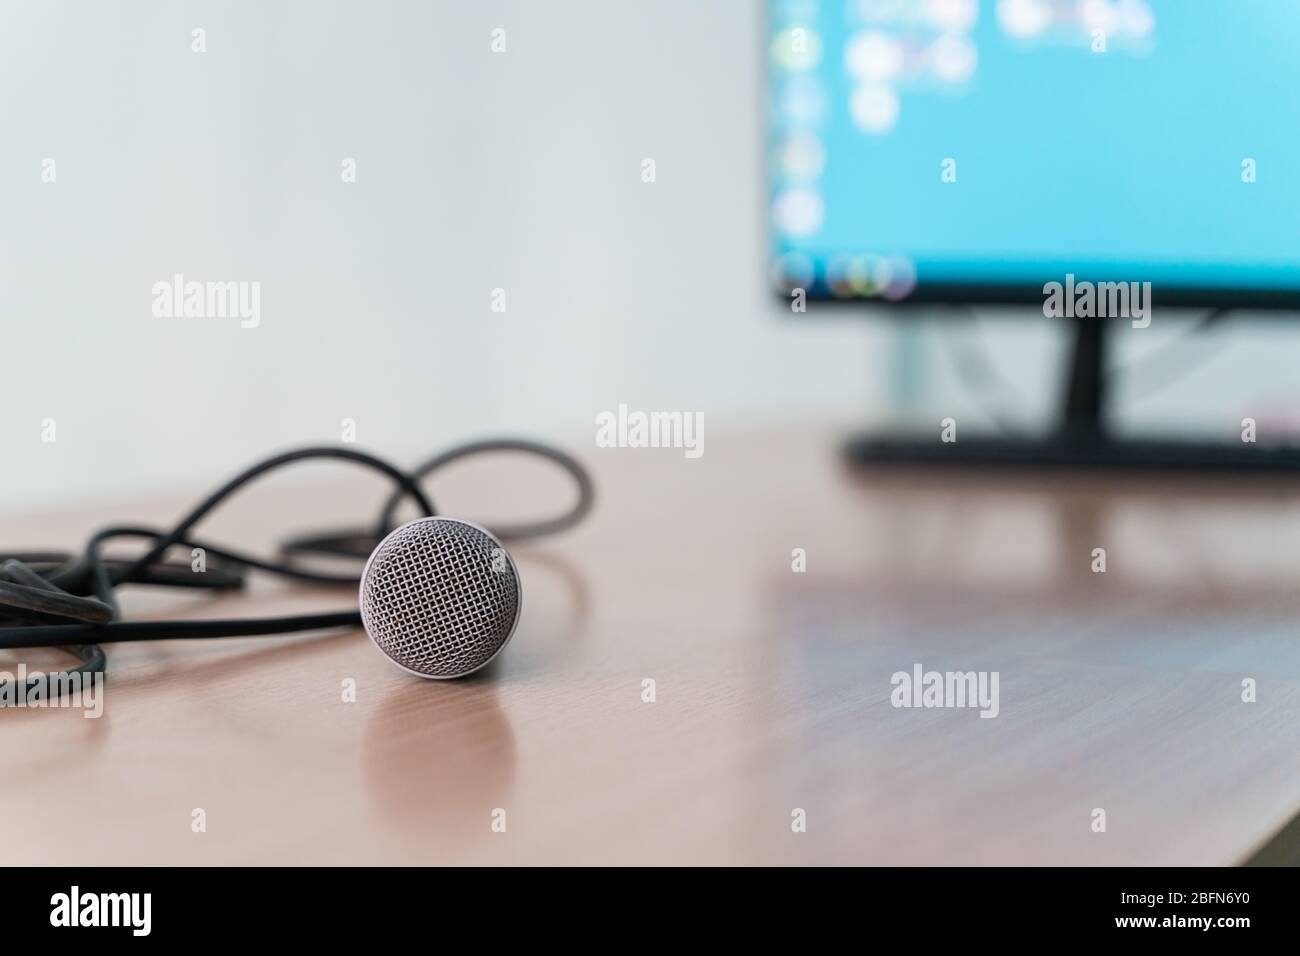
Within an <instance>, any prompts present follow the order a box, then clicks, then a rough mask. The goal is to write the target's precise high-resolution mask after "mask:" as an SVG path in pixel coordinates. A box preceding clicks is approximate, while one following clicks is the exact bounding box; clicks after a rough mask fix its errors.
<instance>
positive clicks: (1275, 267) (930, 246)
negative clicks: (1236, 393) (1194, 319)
mask: <svg viewBox="0 0 1300 956" xmlns="http://www.w3.org/2000/svg"><path fill="white" fill-rule="evenodd" d="M765 42H766V57H767V63H768V67H767V74H768V91H767V103H768V124H769V129H768V143H769V150H770V155H769V170H770V177H771V178H770V192H769V196H768V202H769V212H768V217H769V226H770V234H771V237H772V243H773V250H772V252H773V260H774V261H773V265H774V271H775V274H776V277H777V283H778V285H780V286H781V287H782V288H784V289H786V290H789V289H793V288H796V287H797V288H803V289H805V290H807V291H808V292H809V293H810V294H817V295H821V296H826V297H837V298H851V299H859V298H864V297H866V298H871V297H882V298H886V299H906V298H909V297H914V298H924V297H926V296H925V293H926V292H927V291H929V292H934V290H936V289H937V290H954V289H960V290H963V295H962V296H961V297H964V298H972V299H981V298H985V299H994V300H996V299H1000V298H1004V297H1006V298H1012V299H1026V298H1030V297H1031V296H1032V295H1035V294H1041V292H1042V288H1043V286H1044V284H1045V283H1048V282H1052V281H1058V282H1059V281H1061V280H1062V279H1063V277H1065V276H1066V275H1067V274H1070V275H1073V276H1075V277H1077V278H1078V279H1080V280H1084V279H1092V280H1102V281H1125V282H1150V283H1152V288H1153V290H1154V298H1155V299H1156V301H1161V300H1162V293H1164V295H1163V298H1164V299H1165V300H1168V301H1171V302H1179V301H1181V302H1188V303H1190V302H1196V301H1202V300H1203V301H1205V302H1211V303H1212V302H1213V301H1214V300H1215V299H1216V297H1217V296H1218V295H1219V294H1221V293H1222V294H1227V295H1230V296H1237V297H1239V300H1240V301H1242V302H1249V301H1251V300H1252V299H1258V300H1260V304H1269V303H1267V302H1264V301H1263V300H1265V299H1267V298H1268V297H1269V296H1273V297H1274V298H1276V299H1279V300H1281V301H1283V302H1296V301H1300V2H1298V0H982V2H981V0H771V2H770V3H769V17H768V23H767V31H766V37H765ZM981 290H983V291H985V292H989V293H990V294H989V295H987V296H986V295H982V294H981ZM994 290H1000V291H996V292H995V291H994ZM1005 292H1019V293H1020V294H1017V295H1011V296H1003V295H1002V294H1001V293H1005ZM944 297H947V296H946V295H945V296H944ZM1273 304H1277V303H1273Z"/></svg>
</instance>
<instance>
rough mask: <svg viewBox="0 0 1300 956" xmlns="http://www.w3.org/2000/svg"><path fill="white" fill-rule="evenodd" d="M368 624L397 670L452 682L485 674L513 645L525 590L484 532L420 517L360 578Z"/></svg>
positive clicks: (390, 540) (392, 537)
mask: <svg viewBox="0 0 1300 956" xmlns="http://www.w3.org/2000/svg"><path fill="white" fill-rule="evenodd" d="M360 605H361V623H362V626H363V627H364V628H365V630H366V634H367V635H369V637H370V640H371V641H373V642H374V645H375V646H376V647H377V648H379V650H381V651H382V652H383V653H384V655H385V656H386V657H387V658H388V659H389V660H391V661H392V662H393V663H394V664H396V665H397V666H398V667H400V668H402V669H403V670H405V671H408V672H409V673H412V674H415V675H417V676H419V677H428V678H432V679H435V680H446V679H450V678H455V677H464V676H465V675H467V674H472V673H473V672H474V671H477V670H479V669H480V668H482V667H486V666H487V665H488V664H489V663H490V662H491V661H492V660H493V659H494V658H495V657H496V656H497V655H498V654H500V653H501V651H502V649H504V648H505V646H506V644H508V643H509V642H510V638H511V636H512V635H513V634H514V632H515V626H516V625H517V624H518V623H519V613H520V609H521V608H522V605H523V591H522V588H521V586H520V581H519V572H518V569H517V568H516V567H515V562H514V559H513V558H511V557H510V553H509V552H508V551H506V549H505V547H504V546H502V544H501V542H500V541H498V540H497V538H496V537H495V536H494V535H493V534H492V533H491V532H490V531H488V530H486V529H485V528H481V527H479V526H478V525H476V524H472V523H470V522H468V521H461V520H459V519H457V518H443V517H430V518H419V519H417V520H415V521H412V522H409V523H408V524H404V525H402V526H401V527H399V528H397V529H396V530H394V531H392V532H390V533H389V534H388V535H387V536H386V537H385V538H384V539H383V540H382V541H380V542H379V545H378V547H376V548H375V550H374V552H373V553H372V554H371V555H370V559H369V560H368V561H367V562H366V566H365V569H364V570H363V571H362V572H361V589H360Z"/></svg>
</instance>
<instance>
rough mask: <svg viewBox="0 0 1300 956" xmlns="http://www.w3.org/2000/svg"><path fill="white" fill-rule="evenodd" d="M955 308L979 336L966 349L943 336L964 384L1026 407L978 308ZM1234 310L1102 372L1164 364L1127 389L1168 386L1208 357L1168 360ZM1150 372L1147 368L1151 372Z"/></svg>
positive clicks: (999, 420)
mask: <svg viewBox="0 0 1300 956" xmlns="http://www.w3.org/2000/svg"><path fill="white" fill-rule="evenodd" d="M953 308H955V309H956V310H958V311H960V312H963V313H965V314H966V315H967V317H968V319H969V320H970V321H971V325H972V327H973V328H974V329H975V331H976V336H977V338H978V339H979V342H978V346H977V347H974V348H969V347H968V348H965V349H963V348H962V347H961V346H959V345H958V344H957V343H956V342H955V341H954V340H953V339H952V338H951V337H945V338H943V339H942V341H943V342H944V343H945V344H946V345H947V346H948V347H949V349H950V350H951V352H952V355H953V365H954V367H955V368H956V370H957V376H958V378H959V379H960V380H961V382H962V384H963V385H965V386H966V387H967V388H968V389H969V390H970V392H971V393H972V394H973V395H974V396H975V397H977V398H984V397H985V396H987V393H988V390H989V385H990V384H993V385H996V386H997V387H998V388H1000V389H1001V390H1002V391H1003V392H1004V393H1005V394H1011V395H1013V396H1015V397H1016V398H1017V399H1018V402H1017V404H1019V405H1021V406H1022V407H1025V406H1027V405H1028V404H1029V403H1028V402H1027V400H1026V399H1024V398H1023V396H1022V394H1021V393H1020V391H1019V389H1017V388H1016V387H1015V386H1014V385H1013V384H1012V383H1011V382H1010V380H1009V379H1007V378H1006V376H1004V375H1002V373H1001V372H999V371H998V369H997V367H996V366H995V365H994V363H993V360H992V358H991V357H990V354H989V353H990V349H989V347H988V342H987V340H986V338H985V336H984V333H983V329H982V328H981V327H980V325H979V324H978V322H977V321H976V320H977V319H978V316H977V315H976V313H975V310H974V309H972V308H971V307H970V306H967V305H962V304H955V305H954V306H953ZM1231 311H1232V310H1231V309H1226V308H1216V309H1211V310H1210V311H1208V312H1206V313H1205V314H1204V315H1202V316H1200V317H1199V318H1197V319H1196V320H1195V321H1193V322H1192V324H1191V325H1190V326H1189V327H1188V328H1187V329H1186V330H1185V331H1183V332H1182V333H1180V334H1179V335H1178V336H1177V337H1176V338H1175V339H1174V340H1173V341H1171V342H1168V343H1166V344H1165V345H1163V346H1161V347H1160V348H1158V349H1156V350H1155V351H1154V352H1151V353H1150V354H1148V355H1144V356H1142V357H1141V358H1138V359H1134V360H1132V361H1130V362H1125V363H1123V364H1119V365H1112V366H1111V367H1109V368H1107V369H1106V370H1105V372H1104V373H1103V374H1104V375H1105V376H1106V378H1107V379H1108V380H1110V379H1114V378H1116V377H1118V376H1119V375H1121V374H1123V375H1129V374H1131V373H1132V372H1134V371H1135V370H1137V371H1145V370H1149V369H1151V368H1152V367H1154V368H1156V369H1159V368H1160V366H1161V364H1162V363H1163V364H1164V365H1165V367H1166V370H1165V372H1164V374H1163V376H1157V377H1156V378H1155V379H1154V384H1153V380H1152V379H1151V378H1148V380H1147V381H1146V382H1141V381H1139V382H1138V392H1137V395H1136V396H1134V395H1133V394H1131V393H1132V390H1133V386H1131V385H1130V386H1128V387H1127V388H1126V391H1127V392H1129V393H1130V394H1129V395H1128V396H1127V397H1129V398H1133V397H1142V396H1144V395H1149V394H1151V393H1153V392H1156V391H1159V390H1160V389H1162V388H1166V387H1168V386H1169V385H1172V384H1173V383H1174V382H1176V381H1178V380H1179V379H1180V378H1182V377H1183V376H1185V375H1187V374H1188V373H1189V372H1191V371H1192V370H1193V369H1194V368H1196V367H1197V365H1199V364H1201V363H1202V362H1204V361H1205V359H1204V358H1202V359H1201V361H1200V362H1195V361H1193V362H1184V363H1183V365H1182V366H1181V367H1179V366H1177V365H1171V364H1170V362H1169V359H1170V358H1171V357H1172V356H1174V355H1176V354H1177V353H1178V351H1179V350H1180V348H1181V347H1182V346H1183V345H1185V344H1186V343H1187V342H1190V341H1192V340H1194V339H1195V337H1196V336H1198V335H1199V334H1200V333H1201V332H1204V331H1205V330H1206V329H1207V328H1209V327H1210V326H1212V325H1215V324H1216V323H1218V322H1219V321H1221V320H1222V319H1223V318H1224V317H1226V316H1227V315H1229V314H1230V313H1231ZM1097 321H1099V322H1105V321H1108V320H1106V319H1097ZM1149 374H1150V373H1149V371H1148V375H1149ZM984 411H985V413H986V414H988V415H989V417H990V418H991V419H993V422H994V423H995V424H996V425H997V426H998V427H999V428H1000V429H1002V431H1004V432H1008V433H1016V432H1019V431H1020V430H1021V429H1019V428H1017V427H1016V426H1013V425H1012V424H1011V423H1010V422H1009V421H1008V420H1007V419H1006V418H1005V417H1004V416H1003V415H1002V414H1001V413H1000V412H999V411H998V410H997V409H995V408H993V407H991V406H990V405H989V404H987V403H986V404H985V407H984Z"/></svg>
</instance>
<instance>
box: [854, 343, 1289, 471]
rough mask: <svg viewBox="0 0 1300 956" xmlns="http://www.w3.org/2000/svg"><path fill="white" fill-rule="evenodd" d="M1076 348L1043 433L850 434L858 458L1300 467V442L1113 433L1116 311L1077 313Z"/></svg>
mask: <svg viewBox="0 0 1300 956" xmlns="http://www.w3.org/2000/svg"><path fill="white" fill-rule="evenodd" d="M1075 321H1076V335H1075V341H1074V354H1073V357H1072V360H1071V365H1070V374H1069V379H1068V381H1067V383H1066V389H1065V396H1064V402H1063V408H1062V415H1061V426H1060V428H1059V429H1058V430H1057V431H1056V432H1055V433H1054V434H1050V435H1047V436H1044V437H1043V438H992V437H977V438H970V437H967V436H965V435H963V434H960V433H959V434H958V435H957V436H956V438H957V440H955V441H947V442H945V441H943V440H942V438H943V436H942V432H941V428H940V425H939V423H938V422H936V423H935V428H934V431H933V433H932V437H929V438H920V437H917V436H916V435H912V436H910V437H902V436H897V437H893V436H888V435H864V436H859V437H855V438H852V439H850V440H849V442H848V443H847V445H846V447H845V453H846V455H847V457H848V459H849V461H850V462H851V463H852V464H854V465H863V466H865V465H877V464H885V463H888V464H912V465H920V464H925V465H936V464H943V465H958V466H962V465H970V466H985V465H1002V466H1013V467H1016V466H1030V467H1067V468H1105V469H1140V470H1156V469H1163V470H1183V471H1238V472H1300V446H1277V445H1274V446H1269V445H1265V446H1260V445H1257V444H1255V443H1253V442H1239V443H1234V442H1224V443H1222V444H1213V443H1209V442H1184V441H1175V440H1161V439H1126V438H1117V437H1114V436H1112V435H1111V434H1110V433H1109V432H1108V431H1107V429H1106V427H1105V419H1104V415H1103V411H1104V400H1105V397H1106V390H1105V385H1106V378H1105V367H1104V351H1105V330H1106V327H1107V322H1110V321H1115V320H1113V319H1109V320H1108V319H1096V318H1090V319H1076V320H1075Z"/></svg>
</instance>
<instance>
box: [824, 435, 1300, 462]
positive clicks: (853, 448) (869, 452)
mask: <svg viewBox="0 0 1300 956" xmlns="http://www.w3.org/2000/svg"><path fill="white" fill-rule="evenodd" d="M845 454H846V456H847V457H848V459H849V461H850V462H851V463H853V464H854V465H861V466H874V465H882V464H890V465H904V464H906V465H940V464H942V465H955V466H959V467H961V466H970V467H984V466H989V465H992V466H1003V467H1024V466H1029V467H1042V468H1099V469H1111V470H1134V471H1154V470H1181V471H1235V472H1256V473H1264V472H1272V473H1277V472H1288V471H1290V472H1296V473H1297V474H1300V448H1285V447H1284V448H1267V447H1265V448H1261V447H1259V446H1258V445H1253V444H1244V443H1243V444H1242V445H1241V446H1235V445H1229V444H1211V443H1209V442H1204V443H1202V442H1180V441H1160V440H1155V439H1123V440H1115V439H1110V438H1098V437H1096V436H1092V437H1088V438H1083V437H1081V436H1077V435H1076V436H1073V437H1067V436H1064V435H1048V436H1045V437H1044V438H1041V439H1030V438H1025V439H1010V438H1007V439H1002V438H971V439H967V438H962V439H961V440H959V441H954V442H947V443H945V442H943V441H940V439H939V429H938V428H937V427H936V428H935V435H934V438H932V439H928V440H927V439H921V438H916V437H912V438H903V437H899V438H892V437H888V436H880V435H863V436H859V437H855V438H852V439H850V440H849V441H848V443H847V444H846V445H845Z"/></svg>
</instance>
